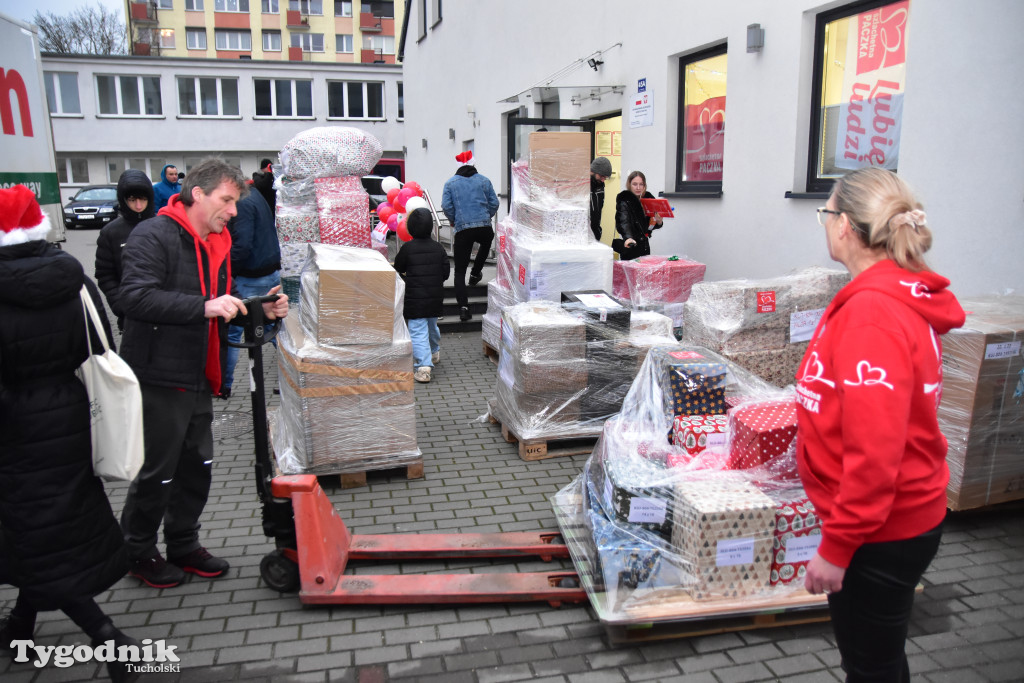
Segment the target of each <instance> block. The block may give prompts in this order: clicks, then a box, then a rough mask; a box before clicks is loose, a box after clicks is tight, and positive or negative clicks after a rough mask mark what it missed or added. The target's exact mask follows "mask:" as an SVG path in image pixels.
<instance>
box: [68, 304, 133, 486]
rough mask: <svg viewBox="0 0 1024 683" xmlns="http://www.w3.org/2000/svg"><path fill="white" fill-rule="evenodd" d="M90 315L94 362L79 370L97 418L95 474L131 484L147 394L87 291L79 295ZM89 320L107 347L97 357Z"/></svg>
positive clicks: (93, 424)
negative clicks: (110, 340)
mask: <svg viewBox="0 0 1024 683" xmlns="http://www.w3.org/2000/svg"><path fill="white" fill-rule="evenodd" d="M80 296H81V298H82V310H83V312H84V313H85V337H86V342H87V343H88V345H89V357H88V358H86V359H85V362H84V363H82V365H81V366H80V367H79V369H78V373H79V375H78V376H79V378H80V379H81V380H82V383H83V384H85V390H86V391H87V392H88V394H89V412H90V414H91V416H92V420H91V427H92V469H93V472H94V473H95V474H96V476H97V477H100V478H102V479H104V480H106V481H131V480H133V479H135V475H137V474H138V473H139V470H140V469H142V461H143V456H144V450H143V442H142V391H141V389H139V380H138V379H136V377H135V373H134V372H132V369H131V368H130V367H129V366H128V364H127V363H125V362H124V360H122V359H121V357H120V356H118V355H117V354H116V353H114V352H113V351H111V350H110V345H109V344H108V342H107V335H106V333H105V332H104V330H103V324H102V322H101V321H100V317H99V314H98V313H97V312H96V307H95V306H94V304H93V302H92V297H90V296H89V293H88V291H86V289H85V287H84V286H83V287H82V291H81V292H80ZM89 320H92V324H93V327H94V328H95V329H96V333H97V335H98V336H99V338H100V340H101V341H102V343H103V353H97V354H95V355H93V351H92V341H91V337H90V335H89Z"/></svg>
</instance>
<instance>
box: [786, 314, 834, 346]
mask: <svg viewBox="0 0 1024 683" xmlns="http://www.w3.org/2000/svg"><path fill="white" fill-rule="evenodd" d="M824 314H825V309H824V308H815V309H814V310H811V311H797V312H796V313H793V314H792V315H790V316H789V343H790V344H795V343H796V342H802V341H809V340H810V338H811V337H812V336H814V328H816V327H817V326H818V321H819V320H821V316H822V315H824Z"/></svg>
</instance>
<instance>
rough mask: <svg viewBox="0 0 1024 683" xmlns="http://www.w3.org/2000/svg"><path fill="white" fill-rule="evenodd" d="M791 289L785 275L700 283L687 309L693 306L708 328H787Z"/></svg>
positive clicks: (686, 306)
mask: <svg viewBox="0 0 1024 683" xmlns="http://www.w3.org/2000/svg"><path fill="white" fill-rule="evenodd" d="M791 290H792V287H791V285H790V284H788V282H787V280H786V279H785V278H778V279H775V280H718V281H714V282H698V283H696V284H694V285H693V288H692V290H691V291H690V298H689V299H688V300H687V302H686V304H685V306H684V308H685V309H693V311H694V312H695V313H696V319H698V320H699V321H700V323H701V324H702V325H703V326H704V327H709V328H712V329H714V330H719V331H722V332H726V333H730V332H731V333H735V332H738V331H740V330H752V329H755V328H778V329H783V330H785V329H788V328H789V314H790V313H791V312H792V310H793V306H792V302H791V298H792V296H791ZM687 322H690V319H689V318H688V319H687Z"/></svg>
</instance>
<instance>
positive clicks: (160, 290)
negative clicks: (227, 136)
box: [121, 159, 288, 588]
mask: <svg viewBox="0 0 1024 683" xmlns="http://www.w3.org/2000/svg"><path fill="white" fill-rule="evenodd" d="M242 192H245V180H244V179H243V178H242V173H241V171H240V170H239V169H238V168H237V167H234V166H231V165H229V164H227V163H225V162H224V161H223V160H221V159H205V160H203V161H202V162H200V163H199V164H198V165H197V166H196V167H195V169H193V170H192V172H191V173H189V174H188V178H187V179H186V180H185V183H184V185H183V187H182V191H181V193H180V194H179V195H178V196H176V197H172V198H171V201H170V203H168V205H167V206H166V207H164V208H163V209H161V210H160V211H159V213H158V214H157V215H156V217H154V218H150V219H149V220H145V221H143V222H142V223H140V224H139V225H138V226H136V228H135V230H133V231H132V233H131V234H130V235H129V236H128V243H127V244H126V245H125V249H124V276H123V278H122V280H121V306H122V308H123V310H124V315H125V323H124V335H123V337H122V340H121V357H122V358H123V359H124V360H125V361H126V362H127V363H128V365H130V366H131V368H132V370H133V371H134V372H135V376H136V377H138V379H139V384H140V385H141V388H142V409H143V414H142V418H143V422H144V424H145V430H144V434H143V436H144V440H145V459H144V462H143V465H142V470H141V471H140V472H139V475H138V476H137V477H136V478H135V481H133V482H132V483H131V486H129V488H128V496H127V499H126V500H125V504H124V509H123V511H122V513H121V529H122V531H123V533H124V539H125V543H126V545H127V547H128V557H129V559H130V560H131V569H130V573H131V574H132V575H133V576H135V577H137V578H139V579H141V580H142V581H143V582H144V583H146V584H148V585H150V586H153V587H155V588H168V587H171V586H176V585H178V584H180V583H181V582H182V581H183V580H184V578H185V573H192V574H196V575H198V576H203V577H207V578H213V577H218V576H223V575H224V574H225V573H226V572H227V571H228V568H229V567H228V563H227V562H226V561H224V560H223V559H220V558H217V557H214V556H213V555H211V554H210V553H209V552H208V551H207V550H206V549H205V548H203V547H202V545H201V544H200V542H199V517H200V515H201V514H202V512H203V508H204V507H205V505H206V499H207V496H208V495H209V492H210V481H211V476H212V465H213V433H212V428H211V425H212V420H213V406H212V401H211V394H219V393H220V392H221V384H222V370H221V369H222V368H223V367H224V361H225V355H226V354H225V352H224V349H223V348H222V345H221V339H222V338H223V337H224V336H225V335H226V334H227V331H226V330H225V329H224V328H225V326H226V323H227V321H229V320H231V319H233V318H235V317H236V316H237V315H240V314H241V315H245V314H247V313H248V311H247V310H246V308H245V305H244V303H243V302H242V300H241V299H239V298H238V297H236V296H233V295H232V293H231V292H232V283H231V268H230V252H231V234H230V233H229V232H228V231H227V230H226V228H227V224H228V221H229V220H231V218H232V217H234V216H235V214H236V209H235V205H236V203H237V201H238V198H239V195H240V194H241V193H242ZM279 290H280V287H275V288H273V289H271V290H270V292H268V293H276V292H278V291H279ZM263 309H264V313H265V314H266V316H267V318H268V319H271V320H273V319H275V318H280V317H284V316H285V315H287V314H288V298H287V297H286V296H284V295H282V296H281V298H280V299H278V300H277V301H276V302H273V303H267V304H264V305H263ZM221 319H223V320H221ZM161 524H163V527H164V540H165V542H166V546H167V560H165V559H164V557H163V556H162V555H161V554H160V551H159V550H158V549H157V532H158V531H159V530H160V526H161Z"/></svg>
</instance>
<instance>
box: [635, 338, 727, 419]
mask: <svg viewBox="0 0 1024 683" xmlns="http://www.w3.org/2000/svg"><path fill="white" fill-rule="evenodd" d="M651 354H653V355H654V358H653V359H652V361H653V362H655V363H656V364H657V367H658V368H659V369H660V377H661V382H660V383H661V389H662V391H663V392H665V393H666V394H667V395H668V396H669V399H670V401H671V409H672V415H721V414H723V413H725V380H726V367H725V364H724V363H719V362H717V361H713V360H710V359H708V358H707V357H705V356H704V355H702V354H701V353H699V352H697V351H690V350H684V349H666V348H663V347H656V348H654V349H652V350H651Z"/></svg>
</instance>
